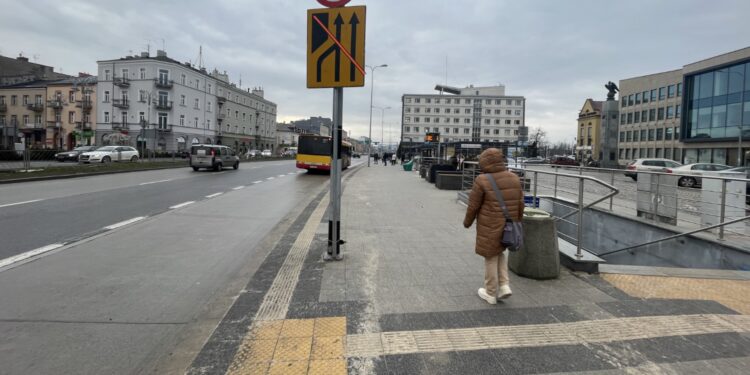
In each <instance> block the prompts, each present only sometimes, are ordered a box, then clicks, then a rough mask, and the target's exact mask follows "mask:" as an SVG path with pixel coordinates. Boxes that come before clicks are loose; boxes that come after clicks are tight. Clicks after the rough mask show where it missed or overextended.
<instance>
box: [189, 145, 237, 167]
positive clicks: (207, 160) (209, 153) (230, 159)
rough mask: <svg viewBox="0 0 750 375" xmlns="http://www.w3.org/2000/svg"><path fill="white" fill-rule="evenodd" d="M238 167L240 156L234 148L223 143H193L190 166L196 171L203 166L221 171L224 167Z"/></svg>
mask: <svg viewBox="0 0 750 375" xmlns="http://www.w3.org/2000/svg"><path fill="white" fill-rule="evenodd" d="M230 166H231V167H232V168H234V169H237V168H239V167H240V158H239V156H237V154H236V153H235V152H234V150H233V149H231V148H230V147H227V146H223V145H193V147H191V148H190V167H192V168H193V170H194V171H198V170H199V169H201V168H206V169H213V170H215V171H220V170H222V169H224V167H230Z"/></svg>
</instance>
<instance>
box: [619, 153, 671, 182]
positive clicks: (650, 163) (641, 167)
mask: <svg viewBox="0 0 750 375" xmlns="http://www.w3.org/2000/svg"><path fill="white" fill-rule="evenodd" d="M681 165H682V164H680V163H678V162H676V161H674V160H670V159H660V158H656V159H635V160H634V161H632V162H630V164H628V166H627V167H626V172H625V176H628V177H630V178H632V179H633V181H638V172H644V171H645V172H666V171H667V169H668V168H677V167H679V166H681Z"/></svg>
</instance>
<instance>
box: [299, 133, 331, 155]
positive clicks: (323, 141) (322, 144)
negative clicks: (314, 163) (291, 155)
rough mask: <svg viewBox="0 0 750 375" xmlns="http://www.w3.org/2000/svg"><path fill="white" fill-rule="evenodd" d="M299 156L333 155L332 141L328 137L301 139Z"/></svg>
mask: <svg viewBox="0 0 750 375" xmlns="http://www.w3.org/2000/svg"><path fill="white" fill-rule="evenodd" d="M297 153H298V154H306V155H328V156H330V155H331V139H330V138H328V137H299V148H298V149H297Z"/></svg>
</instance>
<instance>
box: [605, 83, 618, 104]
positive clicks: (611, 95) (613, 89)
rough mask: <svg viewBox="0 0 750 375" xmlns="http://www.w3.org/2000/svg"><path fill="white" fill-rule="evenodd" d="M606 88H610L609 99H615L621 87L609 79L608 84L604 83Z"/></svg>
mask: <svg viewBox="0 0 750 375" xmlns="http://www.w3.org/2000/svg"><path fill="white" fill-rule="evenodd" d="M604 88H606V89H607V90H609V92H608V93H607V100H615V94H616V93H617V92H618V91H620V89H619V88H618V87H617V85H615V83H614V82H612V81H609V82H607V84H606V85H604Z"/></svg>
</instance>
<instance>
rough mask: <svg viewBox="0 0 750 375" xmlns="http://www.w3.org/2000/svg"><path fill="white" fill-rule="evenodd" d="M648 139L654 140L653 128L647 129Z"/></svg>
mask: <svg viewBox="0 0 750 375" xmlns="http://www.w3.org/2000/svg"><path fill="white" fill-rule="evenodd" d="M648 140H649V141H653V140H654V129H648Z"/></svg>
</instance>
